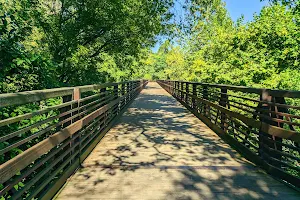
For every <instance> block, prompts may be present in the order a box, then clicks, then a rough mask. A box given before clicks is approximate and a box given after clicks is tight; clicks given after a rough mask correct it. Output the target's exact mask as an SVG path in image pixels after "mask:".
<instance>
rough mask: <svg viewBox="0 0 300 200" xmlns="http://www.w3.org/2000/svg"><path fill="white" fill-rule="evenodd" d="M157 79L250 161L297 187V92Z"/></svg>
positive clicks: (299, 140)
mask: <svg viewBox="0 0 300 200" xmlns="http://www.w3.org/2000/svg"><path fill="white" fill-rule="evenodd" d="M158 83H159V84H160V85H161V86H162V87H163V88H164V89H165V90H167V91H168V92H169V93H170V94H172V95H173V96H174V97H175V98H176V99H178V100H179V101H180V102H181V103H182V104H183V105H185V106H186V107H187V108H188V109H189V110H191V111H192V112H193V113H194V114H195V115H196V116H197V117H199V118H200V119H201V120H202V121H204V122H205V123H206V124H207V125H208V126H209V127H210V128H212V129H213V130H214V131H215V132H216V133H218V134H219V135H220V136H221V137H223V138H224V139H225V140H226V141H228V142H229V143H230V144H232V145H233V146H235V147H236V148H237V149H238V150H239V151H240V152H241V153H242V154H244V155H245V156H246V157H247V158H248V159H250V160H251V161H253V162H255V163H256V164H258V165H260V166H262V167H263V168H264V169H265V170H266V171H267V172H269V173H271V174H273V175H275V176H277V177H278V178H280V179H282V180H284V181H286V182H288V183H289V184H292V185H294V186H296V187H299V188H300V91H288V90H271V89H258V88H248V87H241V86H228V85H218V84H207V83H195V82H185V81H169V80H160V81H158Z"/></svg>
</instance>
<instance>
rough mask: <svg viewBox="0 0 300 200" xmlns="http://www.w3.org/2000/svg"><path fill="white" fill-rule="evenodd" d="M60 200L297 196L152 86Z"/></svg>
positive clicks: (281, 197)
mask: <svg viewBox="0 0 300 200" xmlns="http://www.w3.org/2000/svg"><path fill="white" fill-rule="evenodd" d="M57 199H61V200H69V199H103V200H110V199H124V200H131V199H134V200H150V199H151V200H152V199H159V200H165V199H166V200H169V199H170V200H173V199H174V200H191V199H195V200H196V199H197V200H198V199H226V200H231V199H284V200H289V199H299V193H298V192H296V191H294V190H292V189H290V188H288V187H287V186H285V185H283V184H282V183H280V182H278V181H276V180H274V179H273V178H272V177H270V176H269V175H267V174H265V173H264V172H262V171H261V170H260V169H259V168H257V167H255V166H254V165H253V164H251V163H249V162H247V161H246V160H245V159H243V158H242V157H241V156H240V155H239V154H238V153H237V152H236V151H234V150H233V149H231V148H230V146H229V145H227V144H226V143H225V142H223V141H222V140H221V139H220V138H219V137H218V136H217V135H216V134H215V133H214V132H213V131H212V130H210V129H209V128H208V127H207V126H206V125H205V124H203V123H202V122H201V121H200V120H199V119H197V118H196V117H195V116H194V115H193V114H191V113H190V112H189V111H188V110H187V109H186V108H184V107H183V106H182V105H181V104H180V103H179V102H177V101H176V100H175V99H174V98H173V97H172V96H170V95H169V94H168V93H167V92H166V91H165V90H163V89H162V88H161V87H160V86H159V85H158V84H157V83H149V84H148V86H147V87H146V89H144V90H143V91H142V92H141V94H140V95H139V96H138V97H137V98H136V100H135V101H134V102H133V103H132V104H131V106H130V107H129V108H128V109H127V111H126V112H125V113H124V114H123V116H122V117H121V118H120V120H118V122H117V123H116V125H115V126H114V127H113V128H112V129H111V130H110V131H109V132H108V133H107V134H106V136H105V137H104V138H103V139H102V141H101V142H100V143H99V144H98V145H97V146H96V148H95V149H94V150H93V152H92V153H91V154H90V155H89V157H88V158H87V159H86V160H85V161H84V162H83V164H82V168H81V169H79V170H78V171H77V172H76V173H75V174H74V175H73V176H72V177H71V178H70V179H69V181H68V182H67V184H66V185H65V187H64V188H63V189H62V190H61V192H60V193H59V194H58V195H57Z"/></svg>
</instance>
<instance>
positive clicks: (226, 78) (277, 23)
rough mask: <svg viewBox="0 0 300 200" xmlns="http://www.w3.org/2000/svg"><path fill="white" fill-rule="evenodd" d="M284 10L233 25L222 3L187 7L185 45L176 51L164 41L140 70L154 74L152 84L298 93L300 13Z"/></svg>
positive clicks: (268, 11) (265, 12)
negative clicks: (229, 86)
mask: <svg viewBox="0 0 300 200" xmlns="http://www.w3.org/2000/svg"><path fill="white" fill-rule="evenodd" d="M294 3H295V5H296V4H298V3H299V1H296V2H295V1H294ZM286 5H287V4H284V5H281V4H272V5H270V6H266V7H264V8H263V9H262V11H261V12H260V13H259V14H258V15H255V16H254V20H253V21H251V22H248V23H244V22H243V18H241V19H239V20H238V21H237V22H236V23H234V22H233V21H232V20H231V18H230V17H229V15H228V12H227V10H226V8H225V4H224V3H223V2H222V1H221V0H214V1H203V0H199V1H196V0H195V1H189V4H188V6H187V7H188V8H189V11H190V16H189V18H188V20H190V23H189V24H191V25H193V26H192V27H190V31H189V32H188V33H187V37H186V38H187V39H186V40H185V41H184V42H183V43H182V44H180V45H179V46H178V45H175V46H174V45H171V44H170V42H169V41H166V42H165V43H164V44H163V45H162V46H161V49H160V50H159V51H158V52H157V53H154V54H153V53H150V54H149V56H148V58H149V59H148V60H146V62H142V65H143V66H145V67H147V68H148V71H149V72H152V71H155V73H154V74H153V76H152V79H157V78H159V79H165V78H170V79H179V80H188V81H200V82H210V83H222V84H233V85H244V86H252V87H266V88H277V89H289V90H300V65H299V57H300V54H299V52H300V51H299V47H300V35H299V34H300V26H299V24H298V20H297V19H299V13H297V12H295V5H293V6H288V7H287V6H286ZM149 63H151V64H150V65H149ZM157 66H159V67H157ZM153 69H155V70H153ZM143 74H149V73H147V72H144V73H143Z"/></svg>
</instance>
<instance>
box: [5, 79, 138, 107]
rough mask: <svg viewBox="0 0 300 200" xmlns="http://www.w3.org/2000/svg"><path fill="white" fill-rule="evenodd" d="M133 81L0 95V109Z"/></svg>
mask: <svg viewBox="0 0 300 200" xmlns="http://www.w3.org/2000/svg"><path fill="white" fill-rule="evenodd" d="M131 82H135V81H123V82H113V83H103V84H94V85H83V86H75V87H60V88H51V89H43V90H30V91H23V92H15V93H4V94H0V108H2V107H6V106H16V105H21V104H26V103H32V102H36V101H42V100H45V99H49V98H55V97H61V96H67V95H72V94H73V91H74V89H79V90H80V92H88V91H92V90H99V89H102V88H106V87H111V86H116V85H118V84H124V83H131Z"/></svg>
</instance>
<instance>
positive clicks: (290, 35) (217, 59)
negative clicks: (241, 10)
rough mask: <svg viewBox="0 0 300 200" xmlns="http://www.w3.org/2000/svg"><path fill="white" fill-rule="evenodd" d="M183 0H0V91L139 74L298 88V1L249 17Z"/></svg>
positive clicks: (213, 2)
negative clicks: (181, 12)
mask: <svg viewBox="0 0 300 200" xmlns="http://www.w3.org/2000/svg"><path fill="white" fill-rule="evenodd" d="M181 1H182V0H181ZM253 1H259V0H253ZM182 2H183V3H181V5H182V9H183V10H184V16H182V17H181V18H180V20H178V17H176V16H175V15H176V13H174V12H173V10H174V9H172V8H173V7H174V4H175V3H176V1H175V2H174V1H173V0H122V1H121V0H51V1H49V0H9V1H7V0H0V93H7V92H19V91H26V90H36V89H45V88H53V87H64V86H77V85H87V84H99V83H103V82H118V81H124V80H133V79H148V80H157V79H172V80H186V81H198V82H208V83H220V84H233V85H243V86H251V87H266V88H277V89H288V90H300V56H299V54H300V49H299V48H300V1H299V0H272V1H268V4H267V6H265V7H263V9H262V10H261V11H260V13H258V14H256V15H254V17H253V20H251V21H247V22H245V20H244V19H243V17H241V18H239V19H238V20H236V21H233V20H232V19H231V17H230V15H229V13H228V11H227V9H226V6H225V3H224V2H223V1H222V0H183V1H182ZM158 36H164V38H165V40H164V42H163V43H162V44H161V46H160V47H159V49H158V51H157V52H153V51H152V48H153V46H154V45H155V44H156V43H157V38H158Z"/></svg>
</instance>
